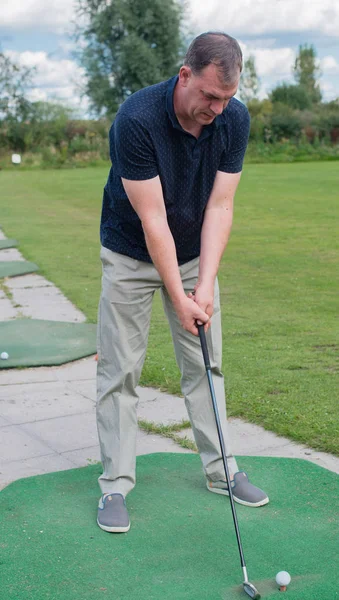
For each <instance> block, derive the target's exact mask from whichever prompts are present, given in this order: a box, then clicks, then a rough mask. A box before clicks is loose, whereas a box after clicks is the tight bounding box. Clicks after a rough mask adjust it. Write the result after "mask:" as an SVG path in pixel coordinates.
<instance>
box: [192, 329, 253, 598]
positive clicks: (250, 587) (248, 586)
mask: <svg viewBox="0 0 339 600" xmlns="http://www.w3.org/2000/svg"><path fill="white" fill-rule="evenodd" d="M197 327H198V331H199V338H200V343H201V349H202V354H203V357H204V363H205V368H206V375H207V379H208V384H209V388H210V392H211V399H212V404H213V410H214V416H215V421H216V424H217V430H218V437H219V442H220V449H221V456H222V460H223V463H224V468H225V475H226V482H227V487H228V491H229V499H230V503H231V509H232V516H233V522H234V527H235V533H236V536H237V542H238V548H239V554H240V562H241V567H242V570H243V575H244V582H243V588H244V591H245V592H246V594H247V595H248V596H249V597H250V598H254V599H255V600H259V598H260V594H259V592H258V590H257V589H256V588H255V587H254V585H253V584H252V583H250V582H249V581H248V576H247V569H246V563H245V558H244V552H243V548H242V543H241V538H240V531H239V525H238V518H237V513H236V510H235V506H234V499H233V492H232V486H231V477H230V472H229V469H228V464H227V456H226V450H225V443H224V438H223V434H222V429H221V423H220V418H219V411H218V405H217V400H216V397H215V391H214V384H213V379H212V372H211V365H210V359H209V354H208V348H207V341H206V335H205V330H204V325H200V324H199V323H197Z"/></svg>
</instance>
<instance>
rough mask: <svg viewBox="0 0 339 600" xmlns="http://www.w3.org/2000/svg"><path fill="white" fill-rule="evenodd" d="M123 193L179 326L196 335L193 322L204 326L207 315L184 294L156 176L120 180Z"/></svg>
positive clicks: (160, 188) (160, 187) (159, 183)
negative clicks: (176, 316) (144, 178)
mask: <svg viewBox="0 0 339 600" xmlns="http://www.w3.org/2000/svg"><path fill="white" fill-rule="evenodd" d="M122 183H123V186H124V189H125V192H126V194H127V196H128V198H129V201H130V203H131V204H132V206H133V208H134V210H135V211H136V213H137V215H138V217H139V219H140V220H141V223H142V227H143V231H144V234H145V241H146V245H147V249H148V252H149V254H150V257H151V259H152V261H153V264H154V266H155V268H156V269H157V271H158V273H159V275H160V277H161V279H162V281H163V282H164V285H165V287H166V289H167V292H168V294H169V296H170V298H171V300H172V303H173V306H174V309H175V311H176V313H177V315H178V318H179V320H180V323H181V325H182V326H183V328H184V329H186V330H187V331H190V332H191V333H193V334H194V335H197V334H198V330H197V327H196V324H195V322H196V320H199V321H201V322H203V323H207V321H208V315H207V314H206V313H205V312H204V311H203V310H201V308H199V306H198V305H197V303H196V302H194V301H193V300H192V299H191V298H188V297H187V296H186V294H185V291H184V288H183V285H182V281H181V277H180V272H179V267H178V261H177V256H176V249H175V244H174V239H173V236H172V233H171V231H170V228H169V226H168V222H167V215H166V208H165V202H164V198H163V193H162V186H161V182H160V178H159V176H157V177H154V178H153V179H146V180H141V181H132V180H128V179H124V178H122Z"/></svg>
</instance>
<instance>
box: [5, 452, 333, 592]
mask: <svg viewBox="0 0 339 600" xmlns="http://www.w3.org/2000/svg"><path fill="white" fill-rule="evenodd" d="M239 461H240V463H241V467H242V468H244V469H245V470H246V471H247V472H248V473H250V474H251V478H252V480H253V482H254V483H257V484H260V485H262V487H263V488H264V489H265V490H267V492H268V493H269V495H270V504H269V505H267V506H265V507H262V508H259V509H253V508H247V507H245V506H239V505H237V513H238V518H239V524H240V530H241V534H242V541H243V545H244V551H245V557H246V560H247V567H248V573H249V579H250V581H251V582H252V583H253V584H254V585H256V586H257V588H258V589H259V591H260V592H261V594H262V598H277V599H278V598H281V592H279V590H278V588H277V585H276V584H275V575H276V573H277V572H278V571H280V570H287V571H289V572H290V574H291V576H292V582H291V584H290V586H289V588H288V591H287V594H286V600H334V599H336V598H338V597H339V595H338V586H337V574H338V562H337V561H338V495H339V478H338V476H337V475H336V474H334V473H332V472H329V471H327V470H325V469H322V468H320V467H318V466H316V465H313V464H312V463H309V462H306V461H303V460H298V459H281V458H261V457H241V459H239ZM100 473H101V467H100V465H94V466H89V467H85V468H82V469H74V470H71V471H64V472H59V473H51V474H48V475H42V476H37V477H31V478H28V479H21V480H19V481H16V482H14V483H12V484H11V485H9V486H8V487H7V488H5V489H4V490H3V491H2V492H1V494H0V522H1V532H2V535H1V543H0V553H1V556H0V565H1V567H0V576H1V592H2V597H3V598H4V599H6V600H7V599H11V598H13V599H15V600H37V599H38V600H96V599H99V598H110V599H112V600H217V599H219V600H241V599H242V598H243V599H245V598H248V597H247V596H246V595H245V593H244V591H243V589H242V585H241V583H242V570H241V567H240V562H239V555H238V549H237V543H236V538H235V533H234V527H233V521H232V517H231V511H230V506H229V500H228V498H226V497H223V496H218V495H216V494H211V493H209V492H208V491H207V490H206V487H205V483H204V478H203V475H202V471H201V467H200V458H199V456H197V455H195V454H161V453H159V454H149V455H145V456H141V457H138V459H137V480H138V483H137V486H136V488H135V489H134V490H133V491H132V492H131V494H130V495H129V496H128V499H127V505H128V508H129V512H130V517H131V523H132V526H131V529H130V531H129V533H127V534H120V535H113V534H109V533H106V532H103V531H101V530H100V529H99V528H98V526H97V525H96V511H97V502H98V496H99V488H98V485H97V481H96V480H97V477H98V476H99V474H100ZM284 598H285V596H284Z"/></svg>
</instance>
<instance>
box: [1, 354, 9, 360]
mask: <svg viewBox="0 0 339 600" xmlns="http://www.w3.org/2000/svg"><path fill="white" fill-rule="evenodd" d="M0 356H1V358H2V360H7V359H8V358H9V355H8V352H1V355H0Z"/></svg>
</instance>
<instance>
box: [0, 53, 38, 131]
mask: <svg viewBox="0 0 339 600" xmlns="http://www.w3.org/2000/svg"><path fill="white" fill-rule="evenodd" d="M33 71H34V69H30V68H28V67H22V66H20V65H18V64H17V63H15V62H14V61H12V60H11V59H10V58H9V57H8V56H6V55H5V54H4V53H3V52H0V120H2V121H4V120H24V119H25V118H26V115H27V111H28V110H29V106H30V103H29V102H28V100H27V99H26V97H25V93H26V91H27V88H28V87H29V85H30V83H31V79H32V74H33Z"/></svg>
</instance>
